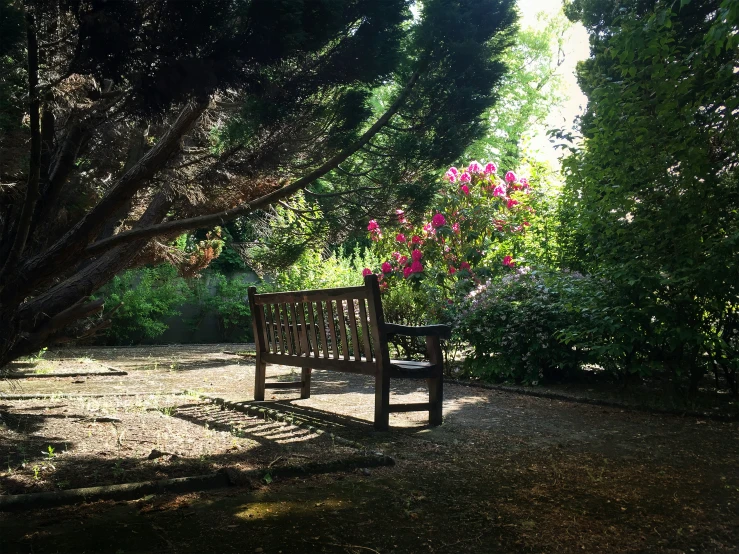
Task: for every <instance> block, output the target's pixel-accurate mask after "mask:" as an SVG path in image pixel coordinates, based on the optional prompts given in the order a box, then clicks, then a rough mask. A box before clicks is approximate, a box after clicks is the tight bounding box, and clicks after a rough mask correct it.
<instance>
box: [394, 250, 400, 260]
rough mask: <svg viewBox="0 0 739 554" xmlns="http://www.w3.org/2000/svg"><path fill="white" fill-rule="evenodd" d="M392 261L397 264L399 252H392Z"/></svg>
mask: <svg viewBox="0 0 739 554" xmlns="http://www.w3.org/2000/svg"><path fill="white" fill-rule="evenodd" d="M393 259H394V260H395V261H396V262H397V261H398V260H399V259H400V252H393Z"/></svg>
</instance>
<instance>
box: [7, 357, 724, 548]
mask: <svg viewBox="0 0 739 554" xmlns="http://www.w3.org/2000/svg"><path fill="white" fill-rule="evenodd" d="M237 349H239V350H241V349H243V346H238V347H236V346H218V347H195V348H189V347H177V348H168V349H164V348H163V349H156V348H147V349H119V350H116V351H112V350H110V349H100V350H92V349H86V350H85V351H84V352H68V353H67V354H69V356H70V357H76V358H78V357H81V356H83V355H84V356H88V357H90V358H91V359H94V360H97V361H98V362H99V363H100V364H103V365H105V366H111V367H116V368H121V369H125V371H128V375H126V376H123V377H121V376H88V377H82V378H81V379H79V378H54V377H51V378H49V377H45V378H38V379H22V380H19V381H21V383H20V385H21V387H22V391H23V393H24V394H31V393H33V394H53V395H55V396H53V397H51V398H46V399H35V400H28V399H27V400H9V399H7V397H6V399H5V400H4V399H3V397H2V396H0V417H2V422H3V424H2V426H0V461H3V462H4V461H5V458H6V457H7V456H8V455H9V456H10V460H11V468H10V469H11V470H12V471H3V472H1V473H2V479H3V481H2V486H4V487H6V488H7V489H9V488H11V487H15V488H18V489H25V490H52V489H57V488H62V487H61V486H60V485H62V484H65V483H63V481H67V483H66V484H67V485H69V484H70V483H72V482H73V481H74V480H75V479H77V480H78V481H75V483H84V484H85V485H89V484H94V483H117V482H125V481H131V480H136V479H138V478H143V477H144V476H151V475H155V476H157V478H161V477H169V476H178V475H191V474H198V473H200V474H202V473H207V472H212V471H216V470H218V469H219V468H222V467H237V468H240V469H249V468H263V469H269V468H273V467H274V468H276V467H280V466H282V465H290V464H292V465H295V464H298V465H300V464H303V463H308V462H312V461H316V460H319V461H324V460H329V461H330V460H335V459H339V458H341V457H342V456H346V455H347V454H348V453H352V452H355V451H354V450H353V449H351V448H348V447H342V446H340V445H339V444H337V443H336V442H335V441H334V440H333V439H332V438H331V437H330V436H329V435H328V434H323V435H320V434H316V433H313V432H310V431H309V430H307V429H306V428H301V427H296V426H295V425H291V424H290V423H286V422H283V421H275V420H274V417H273V416H270V415H269V414H270V413H272V414H274V412H268V414H267V415H266V416H265V414H264V413H262V414H261V415H258V414H259V413H258V412H255V411H254V410H255V409H256V408H260V407H263V408H267V409H270V410H276V411H277V412H279V413H281V414H284V418H286V419H287V420H288V421H289V420H290V419H291V418H292V419H293V420H295V421H302V422H305V423H307V424H309V425H315V426H317V427H319V428H320V429H323V430H327V431H330V432H332V433H335V434H336V435H338V436H339V437H344V438H347V439H351V440H352V441H355V442H358V443H360V444H361V445H362V447H363V449H366V450H367V451H369V452H375V451H382V452H384V453H386V454H389V455H391V456H393V457H394V458H395V460H396V466H395V467H393V468H376V469H372V470H371V471H370V470H366V471H361V470H354V471H352V472H348V473H341V472H338V473H333V474H326V475H318V476H312V477H307V478H304V479H289V480H286V479H279V478H278V479H276V480H275V481H274V482H272V483H271V484H269V485H268V484H267V483H266V482H264V481H260V482H254V483H251V485H250V486H248V487H237V488H234V489H226V490H223V491H221V492H215V493H213V492H212V493H194V494H188V495H162V496H155V497H148V498H146V499H143V500H141V501H137V502H125V503H119V504H114V503H110V502H99V503H96V504H92V505H89V506H79V507H69V508H60V509H50V510H39V511H35V512H32V513H31V514H27V515H24V516H23V517H25V518H27V520H28V521H32V522H33V523H32V528H33V530H31V531H29V530H28V529H26V528H25V527H23V528H22V527H20V526H18V524H17V521H18V520H17V519H16V518H17V515H15V514H1V513H0V546H1V547H2V549H1V551H2V553H3V554H5V553H6V552H34V553H39V552H58V551H61V552H74V553H77V552H85V551H88V552H117V551H119V550H120V551H123V552H208V553H210V552H213V553H216V552H217V553H219V554H220V553H221V552H264V553H265V554H279V553H280V552H282V553H283V554H287V553H291V552H300V553H303V552H306V553H311V552H321V553H329V554H331V553H342V554H346V553H356V554H360V553H363V552H365V553H366V552H376V553H382V554H390V553H395V554H406V553H416V552H424V553H425V552H461V553H465V552H470V553H472V552H474V553H480V554H489V553H491V552H565V553H574V552H578V553H579V552H629V553H636V552H644V553H646V552H649V553H652V552H656V553H660V554H678V553H688V552H691V551H694V552H712V553H717V554H723V553H729V552H736V544H739V473H737V469H736V460H737V459H739V427H738V426H737V424H736V423H722V422H717V421H710V420H705V419H696V418H679V417H672V416H657V415H650V414H645V413H640V412H630V411H628V410H623V409H615V408H604V407H599V406H592V405H584V404H573V403H569V402H564V401H560V400H551V399H544V398H534V397H531V396H524V395H518V394H510V393H506V392H501V391H493V390H482V389H477V388H472V387H465V386H460V385H455V384H450V383H447V384H445V402H444V424H443V425H442V426H440V427H434V428H432V427H429V426H428V425H427V415H426V414H425V413H423V412H417V413H407V414H392V415H391V420H390V424H391V430H390V432H384V433H378V432H375V431H374V429H373V427H372V418H373V413H374V380H373V379H372V378H371V377H364V376H357V375H353V374H343V373H333V372H328V371H316V372H314V374H313V387H312V396H311V398H309V399H304V400H301V399H300V398H299V397H298V396H299V395H298V391H296V390H279V389H274V390H268V394H267V397H266V400H265V401H264V402H259V403H255V402H253V401H252V398H253V386H254V360H253V358H250V357H249V356H238V355H235V354H229V353H228V352H233V351H236V350H237ZM50 355H51V356H52V357H53V356H59V353H50ZM298 375H299V373H298V372H296V371H294V370H291V369H290V368H285V367H280V366H268V381H279V380H288V381H292V380H297V378H298ZM2 386H3V387H5V384H2ZM0 390H1V391H2V392H5V393H7V392H8V390H9V389H7V388H2V389H0ZM185 390H189V391H195V392H197V393H203V394H206V395H207V396H209V397H218V398H223V399H226V400H229V401H232V402H233V404H232V405H231V406H232V407H239V408H240V409H243V410H245V412H246V413H244V412H242V411H236V410H235V409H222V408H221V406H219V405H217V404H215V403H213V402H209V401H207V400H206V399H205V398H204V397H202V396H199V395H198V394H192V395H189V396H188V395H182V394H181V393H182V392H183V391H185ZM163 392H178V393H180V394H178V395H163V394H161V393H163ZM69 393H72V394H75V395H85V394H105V395H108V396H104V397H100V398H90V397H79V396H77V397H71V398H70V397H66V396H64V395H65V394H69ZM13 394H17V393H13ZM125 394H129V395H130V396H125ZM427 394H428V393H427V389H426V386H425V382H424V381H409V380H394V381H393V382H392V394H391V403H406V402H424V401H426V400H427V398H428V396H427ZM110 395H112V396H110ZM88 433H89V435H90V436H88ZM65 445H66V446H65ZM20 446H23V452H21V451H20V450H21V449H20ZM48 446H51V447H52V448H54V449H55V450H54V456H49V455H48V454H47V455H46V456H44V454H43V450H44V449H45V448H47V447H48ZM155 448H156V449H159V450H166V451H167V452H168V453H167V454H166V455H162V456H160V457H156V458H154V459H148V457H149V453H150V452H151V451H152V449H155ZM24 455H25V456H27V457H28V460H27V461H28V463H27V464H26V467H25V468H24V467H21V465H22V462H23V456H24ZM45 458H46V459H45ZM34 466H39V467H41V466H43V467H44V469H42V470H40V472H39V477H38V479H34V475H33V467H34ZM50 466H54V467H53V468H51V467H50ZM60 481H62V483H60ZM80 530H84V533H80ZM134 531H135V533H134ZM258 549H261V550H258Z"/></svg>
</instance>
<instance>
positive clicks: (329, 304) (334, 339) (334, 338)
mask: <svg viewBox="0 0 739 554" xmlns="http://www.w3.org/2000/svg"><path fill="white" fill-rule="evenodd" d="M326 310H327V311H328V327H329V332H330V333H331V347H332V350H333V353H334V359H335V360H337V359H338V358H339V337H338V335H337V334H336V323H335V322H334V302H333V300H327V301H326ZM324 357H325V358H328V352H326V356H324Z"/></svg>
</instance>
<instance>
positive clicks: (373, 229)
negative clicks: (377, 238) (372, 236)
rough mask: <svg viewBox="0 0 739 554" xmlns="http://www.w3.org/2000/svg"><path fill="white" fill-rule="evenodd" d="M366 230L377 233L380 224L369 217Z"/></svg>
mask: <svg viewBox="0 0 739 554" xmlns="http://www.w3.org/2000/svg"><path fill="white" fill-rule="evenodd" d="M367 230H368V231H369V232H370V233H379V232H380V225H379V224H378V223H377V221H375V220H374V219H371V220H370V222H369V225H367Z"/></svg>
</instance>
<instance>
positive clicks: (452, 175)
mask: <svg viewBox="0 0 739 554" xmlns="http://www.w3.org/2000/svg"><path fill="white" fill-rule="evenodd" d="M444 177H446V178H447V179H449V182H450V183H454V182H456V180H457V174H456V173H452V172H451V171H447V172H446V173H445V174H444Z"/></svg>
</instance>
